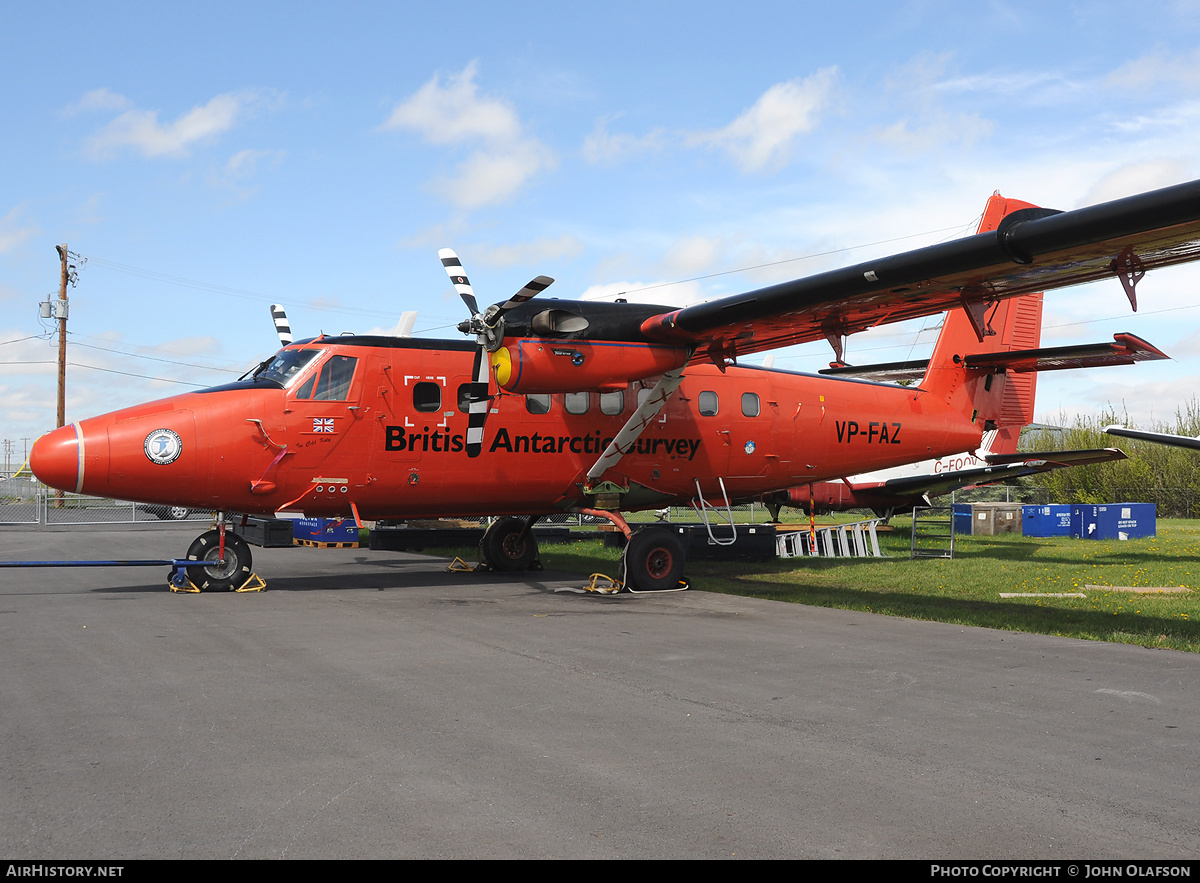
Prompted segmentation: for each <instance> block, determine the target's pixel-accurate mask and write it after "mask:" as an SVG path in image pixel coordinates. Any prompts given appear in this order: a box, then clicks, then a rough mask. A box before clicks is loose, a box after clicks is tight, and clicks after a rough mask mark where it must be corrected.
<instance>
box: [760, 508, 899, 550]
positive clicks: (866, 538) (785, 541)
mask: <svg viewBox="0 0 1200 883" xmlns="http://www.w3.org/2000/svg"><path fill="white" fill-rule="evenodd" d="M880 520H881V519H879V518H869V519H867V520H865V521H854V522H851V523H849V524H830V525H827V526H825V527H818V528H817V529H816V531H815V532H814V533H810V532H809V531H807V530H800V531H789V532H788V533H781V534H779V538H778V546H777V549H776V551H777V553H778V555H779V557H780V558H802V557H804V556H805V555H807V556H809V557H812V558H886V557H887V556H886V555H884V554H883V553H882V552H881V551H879V537H878V536H877V535H876V533H875V526H876V525H877V524H879V522H880ZM814 540H815V548H814V547H813V542H814Z"/></svg>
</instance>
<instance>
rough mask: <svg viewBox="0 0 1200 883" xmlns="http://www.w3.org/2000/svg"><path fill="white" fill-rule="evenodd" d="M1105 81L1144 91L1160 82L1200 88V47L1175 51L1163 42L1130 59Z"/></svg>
mask: <svg viewBox="0 0 1200 883" xmlns="http://www.w3.org/2000/svg"><path fill="white" fill-rule="evenodd" d="M1105 82H1106V85H1109V86H1113V87H1115V88H1118V89H1130V90H1134V91H1139V92H1140V91H1145V90H1147V89H1152V88H1155V87H1158V86H1163V85H1171V86H1182V87H1184V88H1185V89H1188V90H1195V89H1198V88H1200V49H1193V50H1192V51H1191V52H1189V53H1183V54H1175V53H1172V52H1170V51H1168V50H1167V49H1165V48H1163V47H1162V46H1159V47H1157V48H1156V49H1154V51H1152V52H1150V53H1149V54H1148V55H1143V56H1142V57H1141V58H1135V59H1134V60H1133V61H1127V62H1125V64H1123V65H1121V66H1120V67H1119V68H1117V69H1116V70H1115V71H1113V72H1112V73H1111V74H1109V75H1108V77H1107V79H1106V81H1105Z"/></svg>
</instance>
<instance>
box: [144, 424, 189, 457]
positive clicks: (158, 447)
mask: <svg viewBox="0 0 1200 883" xmlns="http://www.w3.org/2000/svg"><path fill="white" fill-rule="evenodd" d="M142 450H144V451H145V452H146V457H147V459H149V460H150V462H151V463H156V464H157V465H159V466H166V465H167V464H168V463H174V462H175V461H176V460H178V459H179V455H180V454H182V453H183V442H182V441H181V440H180V438H179V433H177V432H175V431H174V430H171V429H156V430H154V432H152V433H150V434H149V435H148V436H146V441H145V443H143V444H142Z"/></svg>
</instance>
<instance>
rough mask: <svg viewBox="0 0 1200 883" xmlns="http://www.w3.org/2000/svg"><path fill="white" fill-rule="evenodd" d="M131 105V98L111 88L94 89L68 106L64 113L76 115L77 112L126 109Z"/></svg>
mask: <svg viewBox="0 0 1200 883" xmlns="http://www.w3.org/2000/svg"><path fill="white" fill-rule="evenodd" d="M127 107H129V99H128V98H126V97H125V96H124V95H118V94H117V93H116V92H113V91H111V90H109V89H93V90H92V91H91V92H87V93H85V94H84V96H83V97H82V98H80V99H79V100H78V101H77V102H75V103H74V104H72V105H70V106H69V107H67V109H66V110H65V111H64V113H65V114H66V115H67V116H74V115H75V114H77V113H91V112H93V111H98V110H124V109H125V108H127Z"/></svg>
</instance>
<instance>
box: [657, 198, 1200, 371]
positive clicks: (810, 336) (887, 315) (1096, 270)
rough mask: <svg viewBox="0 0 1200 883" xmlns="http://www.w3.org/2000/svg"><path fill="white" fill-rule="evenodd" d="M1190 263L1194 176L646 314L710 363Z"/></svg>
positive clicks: (1199, 244) (1132, 279) (1199, 240)
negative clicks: (1160, 187)
mask: <svg viewBox="0 0 1200 883" xmlns="http://www.w3.org/2000/svg"><path fill="white" fill-rule="evenodd" d="M1197 258H1200V181H1193V182H1190V183H1187V184H1179V185H1177V186H1175V187H1168V188H1166V189H1163V190H1156V191H1152V192H1150V193H1143V194H1140V195H1138V196H1132V197H1128V198H1126V199H1119V200H1115V201H1113V202H1107V203H1102V204H1100V205H1095V206H1090V207H1088V208H1082V209H1076V210H1074V211H1070V212H1053V211H1051V210H1047V209H1024V210H1020V211H1017V212H1014V213H1012V214H1011V215H1009V216H1008V217H1007V218H1005V219H1004V221H1003V223H1001V225H1000V227H999V228H998V229H997V230H994V231H990V232H987V233H980V234H978V235H976V236H969V237H967V238H965V239H958V240H955V241H953V242H946V243H942V244H940V245H933V246H929V247H927V248H921V249H917V250H915V251H910V252H904V253H902V254H898V255H893V256H892V257H887V258H883V259H881V260H877V261H870V262H867V263H863V264H858V265H856V266H852V267H846V268H843V269H840V270H831V271H829V272H826V273H819V274H817V275H815V276H809V277H806V278H803V279H796V280H793V281H791V282H784V283H781V284H779V285H772V286H769V287H767V288H760V289H758V290H756V291H749V292H746V293H744V294H735V295H731V296H729V297H725V298H721V299H720V300H715V301H711V302H709V303H703V304H697V305H695V306H691V307H685V308H683V309H680V310H675V311H673V312H669V313H663V314H660V315H656V316H653V317H651V318H649V319H647V320H646V321H645V322H644V323H643V324H642V332H643V333H644V334H645V335H646V336H647V337H648V338H650V339H652V340H658V341H662V342H666V343H675V344H679V345H685V346H692V347H695V348H697V353H696V355H695V357H694V359H695V360H700V359H708V358H712V359H713V360H714V361H716V360H718V359H723V358H732V357H734V356H737V355H744V354H747V353H753V352H759V351H762V350H768V349H773V348H776V347H782V346H790V345H792V344H797V343H805V342H808V341H811V340H820V339H822V338H834V337H835V336H836V337H841V336H843V335H846V334H852V333H854V332H858V331H864V330H866V329H867V328H871V327H873V326H875V325H882V324H887V323H891V322H900V321H903V320H905V319H913V318H917V317H920V316H927V315H930V314H933V313H940V312H944V311H946V310H950V309H954V308H957V307H966V308H967V309H968V311H970V312H972V313H975V314H976V315H981V314H982V310H983V307H984V305H986V304H987V303H989V302H991V301H993V300H996V299H999V298H1006V297H1014V296H1016V295H1020V294H1028V293H1030V292H1035V291H1043V290H1049V289H1054V288H1064V287H1066V286H1069V285H1077V284H1080V283H1083V282H1092V281H1095V280H1098V279H1107V278H1111V277H1113V276H1118V277H1120V278H1121V280H1122V284H1124V285H1125V287H1126V291H1127V293H1128V294H1129V297H1130V300H1131V301H1132V302H1134V309H1136V308H1137V305H1136V302H1135V301H1134V297H1133V286H1134V285H1135V284H1136V283H1137V281H1138V280H1139V279H1140V278H1141V276H1142V274H1143V273H1144V272H1145V271H1146V270H1150V269H1154V268H1156V267H1165V266H1169V265H1171V264H1179V263H1184V262H1187V261H1193V260H1196V259H1197Z"/></svg>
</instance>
